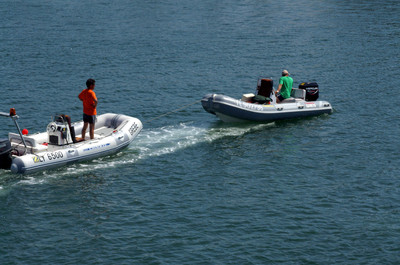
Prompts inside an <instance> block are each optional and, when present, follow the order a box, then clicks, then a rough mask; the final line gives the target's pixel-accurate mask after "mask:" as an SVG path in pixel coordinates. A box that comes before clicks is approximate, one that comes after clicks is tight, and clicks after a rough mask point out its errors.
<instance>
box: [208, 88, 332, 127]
mask: <svg viewBox="0 0 400 265" xmlns="http://www.w3.org/2000/svg"><path fill="white" fill-rule="evenodd" d="M201 102H202V105H203V108H204V109H205V110H206V111H207V112H209V113H211V114H214V115H216V116H217V117H219V118H220V119H221V120H222V121H225V122H242V121H257V122H268V121H277V120H284V119H293V118H301V117H310V116H316V115H321V114H324V113H327V114H330V113H332V106H331V104H330V103H329V102H327V101H310V102H307V101H305V100H297V101H296V102H293V103H280V104H264V105H262V104H254V103H247V102H244V101H241V100H238V99H234V98H231V97H228V96H225V95H220V94H207V95H206V96H204V97H203V99H202V101H201Z"/></svg>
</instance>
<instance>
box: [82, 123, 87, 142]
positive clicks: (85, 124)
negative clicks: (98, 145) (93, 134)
mask: <svg viewBox="0 0 400 265" xmlns="http://www.w3.org/2000/svg"><path fill="white" fill-rule="evenodd" d="M87 127H88V123H87V122H84V123H83V128H82V140H83V141H84V140H85V134H86V129H87Z"/></svg>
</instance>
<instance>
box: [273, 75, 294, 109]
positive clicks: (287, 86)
mask: <svg viewBox="0 0 400 265" xmlns="http://www.w3.org/2000/svg"><path fill="white" fill-rule="evenodd" d="M292 88H293V78H291V77H290V76H289V72H288V70H283V71H282V77H281V78H280V79H279V86H278V89H277V90H276V92H275V96H276V103H281V102H282V101H283V100H284V99H286V98H290V93H291V92H292Z"/></svg>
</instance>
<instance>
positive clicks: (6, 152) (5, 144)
mask: <svg viewBox="0 0 400 265" xmlns="http://www.w3.org/2000/svg"><path fill="white" fill-rule="evenodd" d="M10 153H11V143H10V141H9V140H8V139H0V168H1V169H10V167H11V163H12V160H11V157H10Z"/></svg>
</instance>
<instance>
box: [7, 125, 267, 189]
mask: <svg viewBox="0 0 400 265" xmlns="http://www.w3.org/2000/svg"><path fill="white" fill-rule="evenodd" d="M270 126H274V125H273V123H269V124H248V125H240V126H234V125H230V126H228V125H226V124H221V123H218V124H217V125H215V126H211V127H207V126H199V125H196V124H194V123H193V122H189V123H180V124H178V125H173V126H164V127H160V128H150V129H146V128H144V129H143V130H142V131H141V133H140V134H139V135H138V136H137V137H136V139H135V141H133V142H132V143H131V144H130V145H129V147H128V148H127V149H124V150H122V151H121V152H119V153H117V154H114V155H111V156H106V157H101V158H98V159H95V160H92V161H87V162H80V163H76V164H72V165H69V166H66V167H62V168H59V169H55V170H48V171H43V172H38V173H35V174H32V175H26V176H24V178H23V179H21V180H19V181H18V184H22V185H26V184H28V185H29V184H31V185H32V184H42V183H45V182H47V181H46V179H47V180H50V179H53V178H59V177H62V176H67V175H82V174H85V173H89V172H93V171H97V170H101V169H109V168H115V167H120V166H123V165H126V164H132V163H136V162H138V161H140V160H145V159H149V158H151V157H158V156H163V155H168V154H171V153H174V152H177V151H179V150H182V149H185V148H189V147H191V146H195V145H198V144H201V143H207V142H209V143H211V142H213V141H215V140H218V139H221V138H223V137H238V136H241V135H244V134H246V133H249V132H254V131H258V130H262V129H265V128H267V127H270ZM4 172H5V171H4ZM5 174H11V173H3V172H0V191H1V190H2V189H3V187H2V180H1V179H2V175H5Z"/></svg>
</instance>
